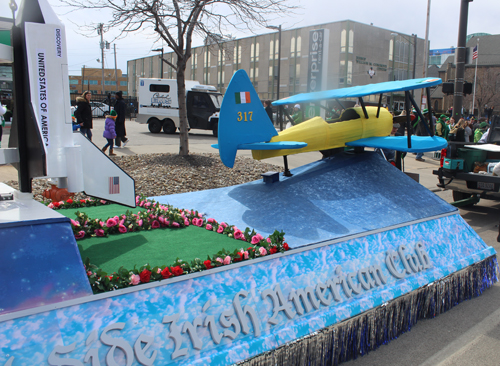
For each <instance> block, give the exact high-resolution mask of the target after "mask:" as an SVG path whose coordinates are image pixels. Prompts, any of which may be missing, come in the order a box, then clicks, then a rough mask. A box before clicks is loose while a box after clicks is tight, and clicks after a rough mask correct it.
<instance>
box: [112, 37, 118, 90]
mask: <svg viewBox="0 0 500 366" xmlns="http://www.w3.org/2000/svg"><path fill="white" fill-rule="evenodd" d="M113 49H114V52H115V83H116V91H118V90H119V89H118V86H119V85H118V70H117V69H116V43H114V44H113Z"/></svg>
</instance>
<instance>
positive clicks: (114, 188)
mask: <svg viewBox="0 0 500 366" xmlns="http://www.w3.org/2000/svg"><path fill="white" fill-rule="evenodd" d="M119 193H120V177H109V194H119Z"/></svg>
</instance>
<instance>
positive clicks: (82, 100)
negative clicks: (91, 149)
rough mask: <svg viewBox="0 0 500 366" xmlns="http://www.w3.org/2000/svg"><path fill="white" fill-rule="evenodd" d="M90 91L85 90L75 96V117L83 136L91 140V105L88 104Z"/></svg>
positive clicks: (90, 95)
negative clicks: (80, 94) (79, 95)
mask: <svg viewBox="0 0 500 366" xmlns="http://www.w3.org/2000/svg"><path fill="white" fill-rule="evenodd" d="M90 98H92V93H91V92H89V91H86V92H84V93H83V94H82V96H81V97H78V98H76V109H75V118H76V122H77V123H78V124H79V125H80V132H81V133H82V135H83V136H87V138H88V139H89V140H90V141H92V131H91V130H92V127H93V126H92V107H91V106H90Z"/></svg>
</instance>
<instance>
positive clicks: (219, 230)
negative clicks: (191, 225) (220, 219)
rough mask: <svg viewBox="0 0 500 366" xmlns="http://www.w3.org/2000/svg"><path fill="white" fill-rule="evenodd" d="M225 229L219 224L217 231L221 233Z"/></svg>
mask: <svg viewBox="0 0 500 366" xmlns="http://www.w3.org/2000/svg"><path fill="white" fill-rule="evenodd" d="M223 231H224V228H223V227H222V225H219V228H218V229H217V232H218V233H219V234H221V233H222V232H223Z"/></svg>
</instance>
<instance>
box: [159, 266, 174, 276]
mask: <svg viewBox="0 0 500 366" xmlns="http://www.w3.org/2000/svg"><path fill="white" fill-rule="evenodd" d="M161 276H162V277H163V278H170V277H172V273H170V271H169V270H168V267H165V269H164V270H163V271H161Z"/></svg>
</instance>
